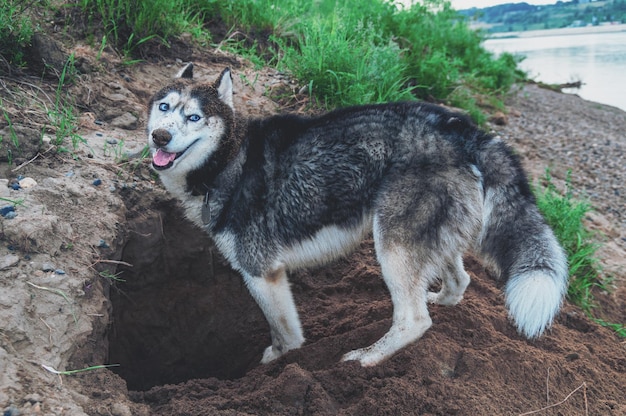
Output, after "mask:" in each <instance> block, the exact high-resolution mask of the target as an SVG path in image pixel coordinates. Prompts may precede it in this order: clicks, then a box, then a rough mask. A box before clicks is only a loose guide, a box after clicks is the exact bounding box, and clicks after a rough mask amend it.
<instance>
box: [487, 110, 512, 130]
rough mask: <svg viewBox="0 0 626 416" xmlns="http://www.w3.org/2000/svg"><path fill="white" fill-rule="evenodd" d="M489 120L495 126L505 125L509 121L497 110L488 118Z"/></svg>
mask: <svg viewBox="0 0 626 416" xmlns="http://www.w3.org/2000/svg"><path fill="white" fill-rule="evenodd" d="M489 121H491V122H492V123H493V124H495V125H497V126H506V125H507V124H508V123H509V118H508V117H507V116H506V114H504V113H503V112H502V111H497V112H496V113H495V114H494V115H492V116H491V117H490V118H489Z"/></svg>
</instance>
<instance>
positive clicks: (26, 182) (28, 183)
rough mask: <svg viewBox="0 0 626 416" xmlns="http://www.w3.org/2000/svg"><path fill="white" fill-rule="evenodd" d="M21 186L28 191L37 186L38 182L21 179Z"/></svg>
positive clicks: (30, 179)
mask: <svg viewBox="0 0 626 416" xmlns="http://www.w3.org/2000/svg"><path fill="white" fill-rule="evenodd" d="M19 184H20V186H21V187H22V188H24V189H28V188H32V187H35V186H37V181H36V180H34V179H33V178H24V179H20V181H19Z"/></svg>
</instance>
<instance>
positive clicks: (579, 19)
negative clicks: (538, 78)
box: [460, 0, 626, 32]
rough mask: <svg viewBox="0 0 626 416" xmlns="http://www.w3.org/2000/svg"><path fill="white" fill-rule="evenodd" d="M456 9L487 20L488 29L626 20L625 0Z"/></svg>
mask: <svg viewBox="0 0 626 416" xmlns="http://www.w3.org/2000/svg"><path fill="white" fill-rule="evenodd" d="M460 13H461V14H462V15H464V16H466V17H468V18H469V19H471V20H472V21H476V22H480V23H486V24H488V25H489V29H488V30H489V31H491V32H510V31H523V30H538V29H554V28H562V27H576V26H588V25H600V24H606V23H626V0H604V1H589V0H573V1H568V2H565V1H558V2H556V3H555V4H553V5H544V6H536V5H531V4H528V3H508V4H501V5H497V6H492V7H486V8H484V9H478V8H472V9H467V10H461V11H460Z"/></svg>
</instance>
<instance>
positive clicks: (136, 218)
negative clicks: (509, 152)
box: [0, 45, 626, 416]
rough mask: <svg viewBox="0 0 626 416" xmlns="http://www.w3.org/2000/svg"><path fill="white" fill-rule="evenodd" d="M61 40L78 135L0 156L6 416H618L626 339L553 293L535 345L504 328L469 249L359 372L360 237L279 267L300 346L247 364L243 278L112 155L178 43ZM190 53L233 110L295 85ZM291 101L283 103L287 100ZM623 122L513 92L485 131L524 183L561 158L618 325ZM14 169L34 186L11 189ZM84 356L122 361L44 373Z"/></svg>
mask: <svg viewBox="0 0 626 416" xmlns="http://www.w3.org/2000/svg"><path fill="white" fill-rule="evenodd" d="M72 50H73V51H74V52H75V53H76V56H77V58H78V60H77V62H80V63H81V65H82V67H83V68H84V69H85V71H84V72H85V73H84V74H83V75H81V76H80V78H79V79H78V80H77V81H76V82H75V84H74V86H73V87H72V92H73V95H74V97H76V101H77V104H78V105H79V106H80V108H81V109H83V114H82V117H81V120H82V127H81V131H80V133H81V135H82V136H83V137H84V138H85V139H86V144H81V145H79V147H78V149H76V150H73V151H72V152H71V153H70V154H60V153H58V152H57V151H56V148H54V147H52V148H50V145H48V144H47V143H46V142H44V143H40V144H39V148H38V149H36V150H34V151H31V152H33V153H32V154H25V153H23V154H17V153H16V159H14V160H13V164H12V165H8V164H7V162H6V161H4V162H1V164H0V172H2V178H3V179H2V181H3V182H4V183H0V197H2V198H9V199H12V200H17V199H22V200H23V203H21V204H20V205H18V206H17V208H16V212H17V217H16V218H14V219H5V218H2V219H1V221H2V222H1V223H0V226H1V228H0V239H1V240H2V244H1V246H0V268H1V270H0V322H2V325H1V326H0V409H2V410H4V412H5V415H12V416H14V415H17V414H20V415H30V414H33V415H84V414H87V415H119V416H125V415H213V414H224V415H240V414H241V415H243V414H249V415H265V414H268V415H269V414H272V415H283V414H284V415H306V414H314V415H331V414H333V415H334V414H345V415H357V414H358V415H362V414H376V415H387V414H389V415H398V414H423V415H453V414H454V415H487V414H499V415H500V414H502V415H509V414H510V415H513V414H523V413H524V412H530V411H534V410H538V409H541V408H543V407H547V406H552V407H550V408H549V409H546V410H543V411H541V412H540V413H537V414H542V415H585V414H592V415H600V414H602V415H626V398H625V396H624V387H625V386H626V343H625V342H624V340H623V339H620V338H618V337H617V336H616V335H615V334H614V333H612V332H611V331H610V330H608V329H606V328H603V327H601V326H599V325H598V324H596V323H594V322H592V321H591V320H589V319H588V318H587V317H585V316H584V314H583V313H582V312H581V311H580V309H579V308H577V307H575V306H572V305H569V304H566V305H565V307H564V309H563V312H562V313H561V314H560V316H559V318H558V319H557V322H556V323H555V325H554V327H553V328H552V329H551V330H550V331H549V332H548V333H547V334H546V335H545V336H544V337H542V338H541V339H539V340H537V341H528V340H526V339H524V338H522V337H520V336H519V335H518V334H517V333H516V332H515V330H514V328H513V327H512V326H511V324H510V323H509V322H508V321H507V317H506V311H505V309H504V306H503V299H502V294H501V291H500V289H499V287H498V283H497V282H496V281H494V280H493V279H492V278H491V277H490V276H489V275H488V274H487V273H486V271H485V270H484V269H483V267H482V266H481V265H480V264H479V263H478V262H477V261H476V260H474V259H473V258H472V257H468V258H466V267H467V269H468V271H469V273H470V275H471V277H472V283H471V285H470V286H469V288H468V291H467V293H466V296H465V298H464V300H463V301H462V302H461V303H460V304H459V305H457V306H455V307H441V306H431V308H430V310H431V315H432V318H433V321H434V325H433V327H432V328H431V329H430V330H429V331H428V332H427V333H426V335H425V336H424V337H423V338H422V339H420V340H419V341H418V342H417V343H415V344H414V345H411V346H409V347H407V348H405V349H404V350H402V351H401V352H400V353H398V354H397V355H395V356H394V357H392V358H391V359H390V360H388V361H387V362H385V363H383V364H381V365H379V366H376V367H374V368H361V367H360V366H359V365H358V364H357V363H354V362H348V363H341V362H339V359H340V357H341V355H342V354H343V353H345V352H347V351H349V350H352V349H355V348H359V347H362V346H365V345H368V344H370V343H372V342H373V341H375V340H376V339H377V338H379V337H380V336H381V335H382V334H383V333H384V332H385V331H386V330H387V329H388V327H389V325H390V323H391V321H390V319H391V304H390V300H389V297H388V294H387V291H386V289H385V286H384V284H383V282H382V280H381V278H380V271H379V268H378V266H377V264H376V262H375V258H374V255H373V248H372V244H371V242H368V241H366V242H364V243H363V245H362V246H361V248H360V249H359V250H358V251H357V252H356V253H355V254H353V255H352V256H350V257H348V258H346V259H344V260H340V261H338V262H336V263H334V264H332V265H331V266H328V267H325V268H320V269H316V270H309V271H303V272H300V273H296V274H295V275H293V276H292V278H291V281H292V284H293V290H294V294H295V298H296V303H297V305H298V308H299V311H300V313H301V317H302V323H303V326H304V331H305V335H306V337H307V343H306V344H305V346H304V347H303V348H301V349H299V350H296V351H292V352H289V353H288V354H286V356H284V357H282V358H280V359H279V360H277V361H276V362H273V363H271V364H269V365H260V364H258V362H259V360H260V357H261V353H262V351H263V348H264V347H265V346H267V344H268V343H269V329H268V327H267V324H266V323H265V321H264V319H263V317H262V315H261V313H260V311H259V310H258V308H257V307H256V305H255V304H254V302H253V301H252V300H251V298H250V296H249V295H248V293H247V292H246V289H245V287H244V286H243V284H242V282H241V280H240V279H239V277H238V276H237V275H236V274H235V273H233V272H232V271H231V270H230V269H229V268H228V266H227V265H225V263H224V261H223V259H221V257H220V256H219V255H218V254H217V253H216V252H215V249H214V247H213V246H212V244H211V242H210V240H209V239H208V238H207V237H206V236H204V235H203V234H202V233H201V232H200V231H199V230H197V229H195V228H194V227H193V226H191V225H189V224H188V223H187V222H186V221H185V220H184V219H183V218H182V216H181V211H180V209H179V208H178V207H177V205H176V203H174V202H173V201H172V200H171V198H170V197H169V195H167V194H166V193H165V192H164V190H163V189H162V188H161V186H160V184H159V183H158V180H156V179H155V178H154V176H153V175H152V173H151V172H150V170H149V168H148V164H147V162H146V161H142V160H141V159H132V160H131V161H130V162H121V161H120V159H119V156H120V155H121V154H122V153H126V152H127V153H131V154H136V153H137V152H138V151H139V150H140V149H141V148H142V146H143V143H144V141H145V137H144V132H143V128H144V127H143V126H144V121H145V108H144V104H145V102H146V100H147V98H148V97H149V96H150V94H151V93H152V92H153V91H154V90H155V89H157V88H158V87H159V86H160V85H162V83H163V82H164V81H165V80H166V79H167V78H168V77H169V76H170V75H171V74H172V73H173V72H174V71H175V67H176V66H177V65H176V64H175V61H174V60H175V58H177V57H178V56H176V52H173V53H171V54H170V55H168V56H165V57H164V58H163V59H162V61H161V62H156V63H143V64H139V65H136V66H133V67H130V68H125V67H124V66H122V65H121V64H120V62H119V59H118V58H117V57H116V56H115V55H113V54H111V53H108V52H106V51H105V53H104V54H103V55H102V57H100V60H98V59H96V53H95V52H94V51H93V50H91V48H88V47H86V46H83V45H76V46H73V47H72ZM181 50H182V51H183V52H184V53H185V54H188V53H189V48H181ZM183 52H181V53H183ZM192 57H193V60H194V61H195V63H196V65H197V67H198V70H199V73H200V74H201V76H206V77H207V78H208V79H211V78H212V77H214V76H215V75H216V74H217V73H219V71H221V69H222V68H223V67H224V66H226V65H229V66H231V67H232V68H233V69H234V73H235V81H236V89H237V96H236V99H237V101H236V105H237V106H238V108H240V109H241V111H242V112H245V113H247V114H251V115H262V114H271V113H274V112H276V111H278V105H277V104H276V103H275V102H274V101H272V100H271V99H270V98H268V96H270V95H272V94H271V92H272V91H274V92H276V93H278V92H280V94H283V95H284V93H285V92H289V91H297V90H298V86H297V85H294V84H292V83H291V82H290V81H289V80H288V79H286V78H285V77H284V76H283V75H282V74H279V73H277V72H276V71H272V70H267V69H263V70H254V69H252V67H251V66H249V65H247V64H246V63H245V62H243V61H240V60H238V59H237V58H235V57H232V56H228V55H226V54H224V53H222V52H219V51H213V50H194V51H193V56H192ZM240 75H241V76H240ZM257 76H258V78H257ZM27 81H28V84H33V83H35V82H38V83H40V84H37V88H39V90H37V89H36V88H35V89H34V90H33V87H32V86H25V79H24V78H22V79H18V78H13V77H6V78H4V79H3V84H2V86H3V89H2V91H0V93H1V94H2V96H3V99H4V102H5V103H11V102H14V100H15V97H16V94H19V93H20V92H21V93H24V94H25V96H29V94H26V93H25V91H26V92H32V91H35V90H37V91H53V89H54V85H53V84H52V83H51V84H46V81H40V80H34V79H28V80H27ZM268 92H270V93H268ZM274 95H275V94H274ZM283 98H284V97H283ZM291 98H292V100H291V104H292V108H293V107H296V108H297V104H298V103H299V102H300V101H302V100H303V98H302V97H298V96H297V95H295V94H292V96H291ZM45 99H46V98H45V97H44V98H41V100H43V101H45ZM36 107H37V106H36V105H34V106H33V111H35V110H36ZM7 111H9V113H10V115H11V116H12V117H15V120H17V121H15V124H16V125H18V126H24V130H23V133H20V134H23V135H24V136H27V135H28V134H32V131H30V130H33V129H34V130H36V131H40V123H41V120H39V119H37V117H35V116H32V115H29V114H21V115H20V114H17V113H15V114H14V113H12V112H11V108H9V107H7ZM128 115H130V116H132V117H134V118H135V120H134V122H133V120H132V117H130V118H129V117H128ZM121 116H124V117H125V118H122V119H120V117H121ZM20 117H21V118H20ZM124 119H125V120H129V119H130V122H129V123H124V122H123V121H124ZM96 121H97V122H98V124H96V123H95V122H96ZM0 122H1V121H0ZM625 124H626V114H625V113H624V112H621V111H618V110H615V109H612V108H610V107H606V106H600V105H597V104H594V103H589V102H585V101H583V100H580V99H579V98H577V97H574V96H566V95H563V94H558V93H555V92H551V91H545V90H541V89H538V88H536V87H535V86H527V87H525V89H524V90H523V91H520V92H519V93H517V94H514V95H512V97H511V99H510V101H509V107H508V121H507V122H506V124H505V125H504V126H500V125H498V126H495V124H494V126H493V128H494V129H497V130H496V131H495V133H496V134H500V135H501V136H502V137H503V138H504V139H505V140H508V141H509V142H511V143H512V144H513V145H514V146H515V147H517V148H518V149H520V152H521V153H522V155H523V157H524V160H525V163H526V165H527V167H528V168H529V171H530V172H531V173H532V174H533V176H535V177H536V176H538V175H541V174H542V172H543V169H544V168H545V166H547V165H551V166H553V168H554V174H555V177H556V178H557V180H562V179H563V178H564V176H565V170H566V169H567V168H573V169H574V172H575V173H574V179H573V180H574V185H575V186H576V187H577V189H580V190H581V192H584V193H586V194H587V195H590V197H591V201H592V202H593V203H594V205H595V206H596V207H597V208H598V212H597V213H595V214H593V216H590V224H591V225H593V226H594V227H595V228H596V229H599V230H601V231H602V232H603V233H604V234H605V235H606V237H605V243H606V244H605V248H604V250H603V254H604V256H605V260H604V264H605V265H606V266H607V267H608V268H609V269H610V270H611V272H612V273H613V275H614V276H615V280H614V284H615V290H614V291H613V292H612V293H599V294H598V296H599V299H600V300H601V302H602V309H601V313H602V314H603V315H602V316H603V317H604V318H605V319H607V320H609V321H614V322H626V316H625V312H624V309H625V308H624V298H625V297H624V293H625V288H626V285H625V284H624V276H625V275H624V271H623V270H622V266H623V259H624V243H625V241H624V238H625V237H626V234H625V230H626V227H625V224H624V211H623V210H624V200H623V199H622V198H623V194H624V193H623V192H620V191H621V188H617V189H615V188H614V184H618V185H620V186H621V184H622V183H623V175H624V172H623V171H624V169H623V166H624V164H623V163H622V159H621V158H623V157H624V155H623V153H622V152H623V148H624V145H625V143H624V136H623V132H624V131H625V127H626V126H625ZM4 127H6V126H4V125H0V129H1V128H4ZM28 129H30V130H28ZM20 131H22V130H20ZM111 139H116V140H117V141H118V142H117V143H118V144H111V143H113V141H112V140H111ZM107 140H108V141H109V142H107ZM607 143H608V144H607ZM581 149H582V150H581ZM585 149H588V150H585ZM2 150H3V152H4V150H5V149H2ZM24 152H25V151H24ZM35 156H36V157H35ZM33 158H34V160H32V161H30V160H31V159H33ZM590 160H591V162H589V161H590ZM28 161H30V163H26V164H23V163H25V162H28ZM18 175H23V176H25V177H30V178H33V179H35V180H36V181H37V185H36V186H34V187H31V188H28V189H22V190H18V191H15V190H10V189H9V188H7V187H6V184H7V183H8V181H9V180H12V179H14V178H15V177H17V176H18ZM95 179H100V180H101V182H102V183H101V184H100V185H94V180H95ZM621 179H622V180H621ZM620 180H621V181H620ZM3 205H4V204H3ZM5 262H6V265H4V266H3V265H1V264H4V263H5ZM44 269H45V271H44ZM62 272H64V273H62ZM116 279H117V280H116ZM97 364H119V367H112V368H110V369H100V370H93V371H88V372H83V373H79V374H75V375H71V376H59V375H54V374H52V373H50V372H48V371H46V370H45V369H44V368H43V367H42V365H48V366H52V367H54V368H56V369H58V370H66V369H67V370H70V369H79V368H85V367H87V366H91V365H97Z"/></svg>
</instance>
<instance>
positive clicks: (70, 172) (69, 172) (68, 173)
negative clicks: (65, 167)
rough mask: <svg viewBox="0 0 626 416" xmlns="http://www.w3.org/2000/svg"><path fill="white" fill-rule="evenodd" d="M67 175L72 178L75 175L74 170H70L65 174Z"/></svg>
mask: <svg viewBox="0 0 626 416" xmlns="http://www.w3.org/2000/svg"><path fill="white" fill-rule="evenodd" d="M65 176H66V177H68V178H71V177H72V176H74V171H73V170H70V171H68V172H67V173H66V174H65Z"/></svg>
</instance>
